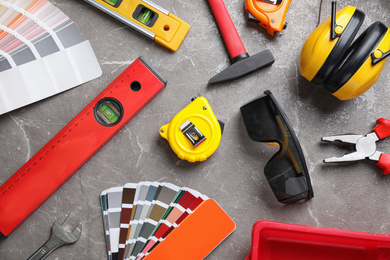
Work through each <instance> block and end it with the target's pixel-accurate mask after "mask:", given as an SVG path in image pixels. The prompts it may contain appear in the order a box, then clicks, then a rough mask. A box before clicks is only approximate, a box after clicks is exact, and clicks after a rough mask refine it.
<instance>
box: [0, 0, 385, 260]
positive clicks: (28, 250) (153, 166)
mask: <svg viewBox="0 0 390 260" xmlns="http://www.w3.org/2000/svg"><path fill="white" fill-rule="evenodd" d="M51 2H52V3H53V4H54V5H55V6H57V7H58V8H60V9H61V10H62V11H63V12H65V13H66V14H67V15H68V16H69V17H70V18H71V19H72V20H73V21H74V22H75V24H76V25H77V26H78V28H79V29H80V31H81V32H82V34H83V36H84V37H85V38H86V39H88V40H89V41H90V42H91V44H92V46H93V48H94V51H95V53H96V55H97V58H98V60H99V62H100V64H101V68H102V70H103V75H102V76H101V77H100V78H98V79H95V80H93V81H91V82H88V83H86V84H83V85H82V86H79V87H77V88H74V89H72V90H69V91H67V92H65V93H62V94H59V95H57V96H54V97H51V98H48V99H46V100H43V101H40V102H38V103H35V104H32V105H29V106H26V107H24V108H21V109H19V110H16V111H13V112H11V113H8V114H5V115H2V116H0V147H1V149H0V165H1V171H0V183H4V182H5V181H6V180H7V179H8V178H9V177H10V176H11V175H12V174H13V173H14V172H16V171H17V170H18V169H19V168H20V167H21V166H22V165H23V164H24V163H25V162H26V161H27V160H28V159H29V158H30V157H31V156H33V155H34V154H35V153H36V152H37V151H38V150H39V149H40V148H41V147H42V146H43V145H45V144H46V143H47V142H48V141H49V140H50V139H51V138H52V137H53V136H54V135H55V134H56V133H57V132H58V131H60V130H61V129H62V128H63V127H64V126H65V125H66V124H67V123H68V122H69V121H70V120H71V119H72V118H73V117H74V116H75V115H77V113H78V112H79V111H81V110H82V109H83V108H84V107H85V106H86V105H87V104H88V103H89V102H90V101H91V100H92V99H93V98H94V97H95V96H96V95H97V94H99V93H100V92H101V91H102V90H103V89H104V88H105V87H106V86H107V85H108V84H109V83H111V82H112V81H113V80H114V79H115V78H116V77H117V76H118V75H119V74H120V73H121V72H122V71H123V70H124V69H125V68H126V67H127V66H128V65H129V64H130V63H131V62H132V61H133V60H134V59H136V58H137V57H139V56H144V57H145V58H146V59H147V60H148V61H149V62H150V63H151V64H152V65H153V66H154V67H155V68H156V69H157V70H158V71H159V72H160V73H161V74H162V75H163V76H164V77H165V78H166V79H167V80H168V84H167V87H166V89H165V90H163V91H162V92H161V93H160V94H159V95H158V96H157V97H156V98H155V99H154V100H153V101H152V102H151V103H150V104H149V105H148V106H147V107H145V108H144V109H143V110H142V111H141V112H140V113H139V114H138V115H137V116H136V117H135V118H134V119H133V120H132V121H131V122H130V123H129V124H128V125H127V126H126V127H125V128H124V129H123V130H122V131H121V132H119V133H118V134H117V135H116V136H115V137H114V138H113V139H112V140H111V141H110V142H109V143H108V144H107V145H106V146H105V147H103V148H102V149H101V150H100V152H98V153H97V154H96V155H95V156H94V157H93V158H92V159H91V160H90V161H89V162H87V163H86V164H85V166H84V167H83V168H81V169H80V170H79V171H78V172H77V173H76V174H75V175H74V176H73V177H72V178H71V179H70V180H69V181H68V182H67V183H65V185H64V186H63V187H62V188H61V189H60V190H58V191H57V192H56V193H55V194H54V195H53V196H52V197H50V199H49V200H48V201H47V202H46V203H45V204H44V205H42V206H41V207H40V208H39V209H37V211H36V212H35V213H34V214H33V215H32V216H31V217H30V218H28V219H27V221H25V222H24V224H23V225H22V226H20V227H19V228H18V229H17V230H16V231H15V232H14V233H13V234H12V235H11V236H10V237H9V238H7V239H5V240H3V241H0V259H26V258H27V257H28V256H30V255H31V254H32V253H33V252H34V251H35V250H36V249H38V248H39V247H40V246H41V245H42V244H43V243H44V242H45V241H46V240H47V239H48V238H49V234H50V229H51V225H52V223H53V222H54V221H55V220H56V219H58V218H59V217H61V216H62V215H64V214H70V216H71V218H70V219H69V224H70V225H72V224H73V223H77V222H81V223H82V224H83V233H82V236H81V238H80V240H79V241H78V242H77V243H75V244H73V245H70V246H67V247H62V248H60V249H58V250H56V251H54V253H52V254H51V255H50V256H49V257H48V258H47V259H57V260H61V259H105V258H106V251H105V240H104V232H103V225H102V216H101V211H100V210H101V209H100V204H99V194H100V192H101V191H103V190H104V189H107V188H110V187H114V186H122V185H124V184H125V183H127V182H140V181H164V182H171V183H174V184H176V185H178V186H186V187H190V188H193V189H196V190H198V191H200V192H201V193H203V194H205V195H207V196H209V197H210V198H213V199H215V200H216V201H217V202H218V203H219V204H220V205H221V206H222V207H223V209H224V210H225V211H226V212H227V213H228V214H229V215H230V217H231V218H232V219H233V220H234V221H235V222H236V230H235V231H234V232H233V233H232V234H231V235H230V236H229V237H228V238H227V239H226V240H225V241H224V242H223V243H222V244H221V245H220V246H218V247H217V248H216V249H215V250H214V251H213V252H212V253H211V254H210V255H209V256H208V257H207V259H244V258H245V257H246V256H247V255H248V253H249V251H250V246H251V237H250V235H251V228H252V225H253V224H254V223H255V222H256V221H258V220H262V219H265V220H273V221H279V222H284V223H294V224H304V225H309V226H316V227H328V228H336V229H343V230H355V231H365V232H372V233H379V234H388V233H390V220H389V213H390V203H389V201H390V177H389V176H383V175H382V173H381V171H380V169H379V168H378V167H377V166H376V165H375V162H372V161H360V162H356V163H348V164H338V165H325V164H324V163H323V162H322V160H323V159H324V158H328V157H331V156H334V155H342V154H344V153H345V152H347V149H345V147H340V146H336V145H328V144H322V143H321V142H320V140H321V137H322V136H327V135H335V134H343V133H357V134H366V133H369V132H370V131H371V129H372V128H373V126H374V125H375V121H376V119H377V118H379V117H385V118H390V113H389V108H390V105H389V102H388V97H389V95H390V89H389V87H388V82H389V80H390V74H389V72H390V66H389V64H387V65H386V67H385V69H384V71H383V73H382V75H381V77H380V79H379V81H378V82H377V83H376V85H375V86H374V87H373V88H371V89H370V90H369V91H368V92H366V93H365V94H363V95H361V96H360V97H357V98H355V99H353V100H350V101H343V102H342V101H339V100H337V99H336V98H334V97H333V96H332V95H330V94H329V93H328V92H327V91H326V90H324V89H322V88H321V87H319V86H315V85H313V84H311V83H309V82H307V81H306V80H305V79H304V78H303V77H301V76H300V73H299V70H298V60H299V53H300V51H301V48H302V46H303V43H304V41H305V39H306V37H307V36H308V35H309V34H310V33H311V31H312V30H313V29H314V28H315V26H316V23H317V18H318V8H319V2H320V1H319V0H316V1H309V0H300V1H298V0H294V1H292V3H291V6H290V9H289V11H288V13H287V19H286V20H287V21H288V23H289V25H288V27H287V30H285V31H284V35H283V36H282V37H278V38H274V37H271V36H269V35H267V34H266V33H265V31H264V30H263V29H261V28H259V27H258V26H256V25H254V24H250V23H248V22H247V21H246V18H245V16H244V1H243V0H226V1H225V4H226V6H227V9H228V11H229V13H230V15H231V17H232V19H233V22H234V24H235V25H236V27H237V30H238V32H239V34H240V36H241V39H242V41H243V43H244V45H245V47H246V49H247V51H248V53H249V54H250V55H254V54H256V53H258V52H260V51H262V50H264V49H270V50H271V51H272V53H273V55H274V57H275V60H276V61H275V63H274V64H273V66H272V67H269V68H266V69H263V70H261V71H258V72H256V73H252V74H251V75H249V76H247V77H245V78H243V79H240V80H236V81H233V82H229V83H226V84H221V85H218V86H213V87H209V86H207V82H208V80H209V79H210V78H211V77H212V76H214V75H215V74H217V73H218V72H220V71H221V70H223V69H224V68H226V67H228V66H229V65H230V62H229V58H228V54H227V52H226V49H225V47H224V43H223V41H222V38H221V36H220V34H219V31H218V28H217V26H216V23H215V21H214V17H213V14H212V12H211V9H210V7H209V5H208V2H207V1H189V0H178V1H170V0H161V1H155V3H157V4H158V5H160V6H162V7H164V8H165V9H167V10H169V11H170V12H172V13H173V14H175V15H176V16H178V17H180V18H182V19H183V20H185V21H186V22H188V23H189V24H190V25H191V29H190V31H189V33H188V35H187V36H186V38H185V40H184V42H183V43H182V45H181V46H180V48H179V50H178V51H177V52H171V51H169V50H167V49H165V48H164V47H162V46H160V45H159V44H157V43H155V42H153V41H151V40H149V39H147V38H146V37H144V36H142V35H141V34H139V33H137V32H136V31H134V30H132V29H129V28H127V27H126V26H124V25H123V24H121V23H120V22H118V21H116V20H114V19H112V18H110V17H109V16H107V15H106V14H104V13H102V12H101V11H99V10H97V9H96V8H94V7H92V6H90V5H89V4H87V3H85V2H84V1H80V0H79V1H76V0H51ZM347 4H350V5H355V6H357V7H358V8H359V9H361V10H362V11H364V12H365V13H366V20H365V22H364V24H363V28H362V29H365V28H367V27H368V26H369V25H370V24H371V23H372V22H374V21H376V20H381V21H382V22H384V23H385V24H387V25H389V24H390V2H389V1H388V0H376V1H362V0H350V1H341V3H340V4H339V5H340V6H344V5H347ZM329 10H330V0H324V7H323V12H322V15H321V20H324V19H325V18H326V17H327V16H328V15H330V13H329ZM361 31H362V30H361ZM0 80H1V79H0ZM266 89H270V90H271V91H272V92H273V93H274V95H275V97H276V98H277V100H278V101H279V103H280V104H281V106H282V107H283V108H284V110H285V112H286V114H287V115H288V117H289V119H290V121H291V123H292V125H293V127H294V129H295V131H296V134H297V136H298V138H299V140H300V142H301V145H302V147H303V151H304V154H305V156H306V160H307V164H308V168H309V171H310V174H311V179H312V184H313V189H314V194H315V196H314V198H313V199H312V200H311V201H309V202H307V203H299V204H295V205H288V206H286V205H282V204H280V203H278V202H277V201H276V199H275V197H274V195H273V194H272V192H271V190H270V188H269V186H268V183H267V181H266V179H265V176H264V174H263V168H264V165H265V164H266V162H267V161H268V160H269V158H270V157H271V156H272V154H273V152H274V150H273V149H271V148H269V147H268V146H266V145H264V144H261V143H255V142H252V141H251V140H250V139H249V138H248V136H247V134H246V131H245V127H244V124H243V121H242V118H241V115H240V112H239V108H240V107H241V106H242V105H244V104H246V103H247V102H249V101H250V100H252V99H254V98H256V97H259V96H260V95H262V93H263V91H264V90H266ZM198 93H199V94H200V95H202V96H205V97H206V98H207V99H208V101H209V103H210V105H211V107H212V108H213V110H214V112H215V114H216V116H217V117H218V119H219V120H221V121H223V122H225V131H224V134H223V136H222V141H221V144H220V146H219V148H218V150H217V151H216V153H215V154H214V155H213V156H212V157H210V158H209V159H208V160H207V161H205V162H202V163H195V164H191V163H187V162H185V161H181V160H180V159H178V158H177V157H176V155H175V154H174V153H173V152H172V150H171V149H170V147H169V145H168V142H167V141H166V140H163V139H162V138H161V137H160V136H159V133H158V130H159V128H160V126H162V125H164V124H166V123H168V122H169V121H170V120H171V119H172V117H173V116H174V115H175V114H176V113H177V112H179V111H180V110H181V109H182V108H184V107H185V106H186V105H187V104H189V103H190V99H191V98H192V97H193V96H195V95H197V94H198ZM379 150H381V151H388V152H390V140H383V141H381V142H380V143H379ZM42 185H44V183H42Z"/></svg>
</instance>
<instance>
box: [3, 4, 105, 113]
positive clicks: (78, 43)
mask: <svg viewBox="0 0 390 260" xmlns="http://www.w3.org/2000/svg"><path fill="white" fill-rule="evenodd" d="M101 74H102V71H101V69H100V66H99V63H98V61H97V59H96V56H95V54H94V52H93V50H92V47H91V45H90V43H89V41H86V40H85V39H84V38H83V36H82V35H81V33H80V32H79V30H78V29H77V27H76V26H75V24H74V23H73V21H72V20H71V19H70V18H69V17H68V16H66V15H65V14H64V13H63V12H62V11H61V10H59V9H58V8H57V7H55V6H54V5H53V4H51V3H50V2H48V1H47V0H0V77H1V82H0V114H4V113H7V112H9V111H12V110H14V109H17V108H20V107H23V106H25V105H28V104H31V103H33V102H36V101H39V100H41V99H44V98H47V97H49V96H52V95H55V94H58V93H60V92H63V91H65V90H68V89H70V88H73V87H75V86H78V85H80V84H82V83H85V82H87V81H89V80H92V79H95V78H97V77H99V76H100V75H101Z"/></svg>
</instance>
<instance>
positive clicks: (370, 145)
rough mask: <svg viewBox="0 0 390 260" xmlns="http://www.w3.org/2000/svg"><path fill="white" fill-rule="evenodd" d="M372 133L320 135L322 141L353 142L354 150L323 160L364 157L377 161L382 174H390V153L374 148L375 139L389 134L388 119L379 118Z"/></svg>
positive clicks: (349, 159)
mask: <svg viewBox="0 0 390 260" xmlns="http://www.w3.org/2000/svg"><path fill="white" fill-rule="evenodd" d="M376 124H377V125H376V126H375V127H374V129H373V130H372V133H369V134H367V135H348V134H347V135H338V136H328V137H322V139H321V140H322V141H328V142H333V141H340V142H342V143H348V144H355V149H356V152H352V153H349V154H346V155H344V156H341V157H331V158H328V159H325V160H324V162H326V163H332V162H351V161H358V160H364V159H366V158H367V159H370V160H373V161H377V164H376V165H377V166H378V167H379V168H381V169H382V173H383V174H384V175H387V174H390V154H386V153H382V152H379V151H377V150H376V141H378V140H381V139H384V138H386V137H389V136H390V120H389V119H385V118H379V119H378V120H377V121H376Z"/></svg>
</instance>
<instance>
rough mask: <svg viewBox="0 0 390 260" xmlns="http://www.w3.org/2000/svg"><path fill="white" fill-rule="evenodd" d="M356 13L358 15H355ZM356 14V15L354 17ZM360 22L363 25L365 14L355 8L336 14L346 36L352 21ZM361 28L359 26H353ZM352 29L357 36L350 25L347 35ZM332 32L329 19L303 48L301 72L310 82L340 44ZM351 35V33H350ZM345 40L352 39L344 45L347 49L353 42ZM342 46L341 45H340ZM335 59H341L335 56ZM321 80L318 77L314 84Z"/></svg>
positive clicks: (351, 7) (311, 35)
mask: <svg viewBox="0 0 390 260" xmlns="http://www.w3.org/2000/svg"><path fill="white" fill-rule="evenodd" d="M355 13H356V14H355ZM354 14H355V15H354ZM352 17H353V20H354V21H355V19H358V20H360V21H359V24H361V23H363V19H364V14H363V13H362V12H360V11H358V10H357V9H356V7H354V6H346V7H344V8H342V9H341V10H339V11H338V12H337V13H336V23H337V25H340V26H341V27H342V28H344V32H343V34H344V35H345V34H346V33H345V29H347V27H348V24H349V23H350V21H351V19H352ZM353 27H359V26H356V25H355V26H353ZM351 29H352V34H353V32H354V35H353V36H355V35H356V34H357V30H358V29H356V31H355V29H353V28H352V26H351V25H350V26H349V27H348V30H347V33H348V32H350V30H351ZM330 30H331V17H328V18H327V19H326V20H325V21H324V22H322V23H321V24H320V25H319V26H317V28H316V29H315V30H314V31H313V32H312V33H311V34H310V35H309V36H308V37H307V39H306V41H305V44H304V45H303V47H302V50H301V54H300V57H299V71H300V73H301V75H302V76H303V77H304V78H306V79H307V80H308V81H312V80H313V78H314V77H315V76H316V74H317V73H318V72H319V70H320V69H321V67H323V64H324V63H325V62H326V60H327V58H328V57H329V55H330V54H331V52H332V50H333V49H334V47H335V46H336V44H337V43H338V42H339V40H340V38H336V39H334V40H331V39H330ZM348 34H351V33H348ZM343 39H346V40H347V39H350V40H349V42H347V43H344V44H342V45H343V46H345V48H347V47H348V46H349V44H351V42H352V39H353V37H352V38H349V37H345V38H343ZM339 44H340V43H339ZM334 55H335V57H339V58H340V57H341V56H342V55H340V56H338V55H337V54H334ZM320 78H324V77H321V76H318V77H317V80H316V79H315V80H314V82H315V83H317V84H322V81H323V80H321V79H320Z"/></svg>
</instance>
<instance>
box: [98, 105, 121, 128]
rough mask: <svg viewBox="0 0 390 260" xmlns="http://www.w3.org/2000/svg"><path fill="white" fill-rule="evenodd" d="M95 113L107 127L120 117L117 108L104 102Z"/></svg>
mask: <svg viewBox="0 0 390 260" xmlns="http://www.w3.org/2000/svg"><path fill="white" fill-rule="evenodd" d="M96 113H97V114H98V115H99V117H100V118H101V119H102V120H103V121H104V122H105V123H106V124H109V125H112V124H114V123H115V122H116V121H118V119H119V116H120V112H119V110H118V108H117V107H116V106H115V105H114V104H113V103H112V102H111V101H104V102H103V103H101V104H100V105H99V107H98V108H97V111H96Z"/></svg>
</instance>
